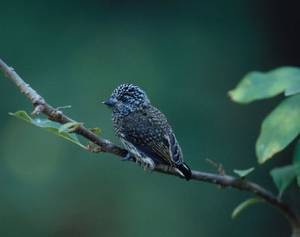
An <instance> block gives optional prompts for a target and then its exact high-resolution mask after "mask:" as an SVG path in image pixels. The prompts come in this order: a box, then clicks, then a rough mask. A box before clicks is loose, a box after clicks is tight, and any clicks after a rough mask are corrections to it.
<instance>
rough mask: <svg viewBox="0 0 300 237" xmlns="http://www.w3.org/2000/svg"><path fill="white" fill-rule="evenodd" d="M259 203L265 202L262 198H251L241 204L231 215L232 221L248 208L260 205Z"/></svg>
mask: <svg viewBox="0 0 300 237" xmlns="http://www.w3.org/2000/svg"><path fill="white" fill-rule="evenodd" d="M259 202H263V200H262V199H260V198H249V199H247V200H245V201H244V202H242V203H240V204H239V205H238V206H237V207H236V208H234V210H233V212H232V214H231V218H232V219H234V218H236V217H237V216H238V215H240V213H241V212H242V211H243V210H245V209H246V208H247V207H249V206H251V205H253V204H256V203H259Z"/></svg>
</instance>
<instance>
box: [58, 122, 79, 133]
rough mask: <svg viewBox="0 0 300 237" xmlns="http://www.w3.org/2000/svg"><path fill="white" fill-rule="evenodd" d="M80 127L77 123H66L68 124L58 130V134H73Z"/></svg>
mask: <svg viewBox="0 0 300 237" xmlns="http://www.w3.org/2000/svg"><path fill="white" fill-rule="evenodd" d="M80 125H81V123H78V122H68V123H65V124H63V125H61V126H60V127H59V129H58V132H59V133H62V132H68V133H70V132H74V131H75V130H76V129H77V128H78V127H79V126H80Z"/></svg>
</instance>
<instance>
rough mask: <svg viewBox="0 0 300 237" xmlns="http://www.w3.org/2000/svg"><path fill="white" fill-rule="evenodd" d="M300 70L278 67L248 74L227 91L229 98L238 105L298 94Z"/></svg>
mask: <svg viewBox="0 0 300 237" xmlns="http://www.w3.org/2000/svg"><path fill="white" fill-rule="evenodd" d="M299 90H300V69H299V68H297V67H280V68H277V69H274V70H271V71H269V72H250V73H248V74H247V75H246V76H245V77H244V78H243V79H242V80H241V81H240V83H239V84H238V85H237V87H236V88H235V89H233V90H231V91H229V96H230V98H231V99H232V100H233V101H235V102H238V103H250V102H252V101H255V100H260V99H265V98H270V97H273V96H276V95H278V94H280V93H283V92H285V95H293V94H296V93H299Z"/></svg>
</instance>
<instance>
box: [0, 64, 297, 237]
mask: <svg viewBox="0 0 300 237" xmlns="http://www.w3.org/2000/svg"><path fill="white" fill-rule="evenodd" d="M0 70H1V71H3V72H4V74H5V75H6V77H7V78H8V79H10V80H11V81H12V82H13V83H14V84H15V85H16V86H17V87H18V88H19V90H20V91H21V92H22V93H23V94H24V95H25V96H26V97H27V98H28V99H29V100H30V101H31V103H32V104H33V106H34V110H33V112H32V114H34V115H37V114H39V113H43V114H45V115H46V116H48V118H49V119H51V120H53V121H56V122H58V123H61V124H64V123H67V122H73V121H74V120H73V119H71V118H70V117H68V116H66V115H64V114H63V113H62V111H60V110H58V109H56V108H54V107H52V106H51V105H49V104H48V103H47V102H46V101H45V99H44V98H43V97H42V96H41V95H39V94H38V93H37V92H36V91H35V90H34V89H33V88H32V87H31V86H30V85H29V84H27V83H25V82H24V81H23V79H22V78H21V77H20V76H19V75H18V74H17V73H16V72H15V71H14V69H13V68H12V67H9V66H8V65H7V64H6V63H5V62H4V61H2V60H1V59H0ZM74 132H75V133H77V134H79V135H81V136H82V137H84V138H86V139H87V140H89V141H91V142H93V143H94V144H96V145H98V146H99V148H100V151H102V152H108V153H111V154H114V155H116V156H118V157H125V156H126V155H127V154H128V151H127V150H125V149H123V148H121V147H119V146H117V145H115V144H113V143H112V142H110V141H109V140H106V139H103V138H100V137H98V136H97V135H96V134H94V133H93V132H92V131H90V130H89V129H87V128H86V127H85V126H83V125H80V126H79V127H77V128H76V130H75V131H74ZM155 171H157V172H160V173H164V174H168V175H175V176H178V175H177V173H176V172H175V170H174V169H173V168H172V167H170V166H167V165H158V166H157V167H156V168H155ZM191 179H193V180H198V181H203V182H207V183H213V184H216V185H219V186H221V187H232V188H235V189H239V190H243V191H247V192H250V193H252V194H254V195H255V196H257V197H259V198H261V199H263V200H264V201H265V202H267V203H269V204H270V205H272V206H273V207H275V208H277V209H278V210H279V211H280V212H281V213H282V214H283V215H284V216H285V217H286V218H287V220H288V221H289V223H290V225H291V227H292V230H293V236H295V237H296V236H299V233H300V220H299V218H298V216H297V215H296V213H295V212H294V211H293V210H292V209H291V208H290V207H289V206H288V204H286V203H285V202H283V201H282V200H281V199H280V198H278V197H276V196H275V195H274V194H272V193H271V192H270V191H268V190H266V189H265V188H263V187H261V186H260V185H258V184H256V183H253V182H250V181H247V180H245V179H241V178H236V177H233V176H229V175H220V174H213V173H207V172H201V171H197V170H192V177H191Z"/></svg>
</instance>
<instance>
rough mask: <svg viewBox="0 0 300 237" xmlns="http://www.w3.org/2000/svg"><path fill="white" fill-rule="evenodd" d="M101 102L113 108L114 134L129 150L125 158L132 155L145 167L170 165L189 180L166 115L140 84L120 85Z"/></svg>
mask: <svg viewBox="0 0 300 237" xmlns="http://www.w3.org/2000/svg"><path fill="white" fill-rule="evenodd" d="M103 103H104V104H105V105H106V106H108V107H109V108H111V109H112V123H113V128H114V131H115V134H116V136H117V137H118V138H119V139H120V140H121V142H122V144H123V146H124V147H125V148H126V149H127V150H128V151H129V153H128V154H127V156H126V157H125V158H124V160H129V159H131V158H133V157H134V160H136V161H137V162H138V163H139V164H140V165H141V166H142V167H144V169H150V170H153V169H155V167H156V166H157V165H159V164H165V165H169V166H171V167H173V168H174V170H175V171H176V173H177V174H178V175H179V176H181V177H182V178H185V179H186V180H189V179H190V178H191V175H192V173H191V169H190V168H189V166H188V165H187V164H186V163H185V162H184V160H183V154H182V150H181V147H180V145H179V143H178V141H177V139H176V137H175V134H174V132H173V130H172V128H171V126H170V124H169V123H168V120H167V118H166V116H165V115H164V114H163V113H162V112H161V111H160V110H159V109H158V108H156V107H154V106H153V105H152V104H151V102H150V100H149V98H148V96H147V94H146V93H145V91H144V90H142V89H141V88H140V87H139V86H136V85H133V84H121V85H119V86H118V87H117V88H115V89H114V90H113V92H112V94H111V95H110V96H109V98H108V99H106V100H105V101H103Z"/></svg>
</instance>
